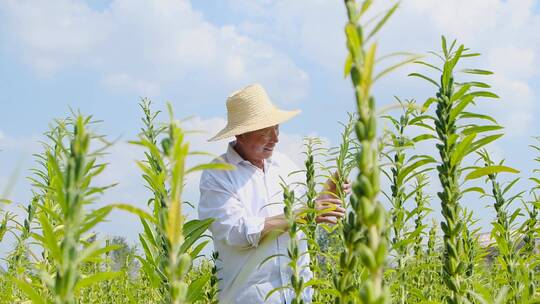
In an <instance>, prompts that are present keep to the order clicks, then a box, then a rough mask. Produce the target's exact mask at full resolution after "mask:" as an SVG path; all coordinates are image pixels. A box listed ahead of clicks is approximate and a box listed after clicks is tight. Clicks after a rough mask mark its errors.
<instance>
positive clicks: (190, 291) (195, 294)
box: [132, 99, 232, 304]
mask: <svg viewBox="0 0 540 304" xmlns="http://www.w3.org/2000/svg"><path fill="white" fill-rule="evenodd" d="M150 105H151V102H150V101H149V100H146V99H145V100H143V101H142V103H141V107H142V109H143V113H144V116H143V119H142V120H143V123H144V128H143V130H142V133H141V134H140V137H139V141H134V142H132V143H133V144H136V145H139V146H142V147H144V148H145V149H146V151H145V156H146V160H145V161H140V162H138V165H139V167H140V168H141V170H142V171H143V178H144V180H145V181H146V183H147V187H148V188H149V189H150V190H151V192H152V194H153V197H152V198H151V199H150V200H149V202H148V203H149V205H150V207H151V209H152V214H148V213H144V212H142V211H138V214H139V215H140V220H141V223H142V225H143V227H144V232H143V233H142V234H140V237H139V239H140V241H141V245H142V247H143V249H144V253H145V256H144V257H139V261H140V262H141V263H142V269H143V271H144V272H145V274H146V276H147V277H148V279H149V281H150V282H151V283H152V285H153V286H154V288H155V290H156V292H157V294H158V295H159V298H160V299H161V300H160V302H162V303H175V304H178V303H194V302H196V301H198V300H200V299H202V297H203V296H204V289H203V288H204V286H205V284H206V283H207V281H208V280H210V277H211V276H210V275H209V274H208V275H204V276H200V277H198V278H197V280H196V281H193V282H189V281H187V280H186V275H187V274H188V272H189V270H190V269H191V267H192V263H193V260H194V259H196V258H197V257H198V255H199V253H200V252H201V251H202V249H203V248H204V247H205V246H206V245H207V244H208V240H206V241H201V242H198V241H199V240H201V239H202V237H203V234H204V232H205V231H206V230H207V229H208V227H209V225H210V224H211V222H212V221H211V220H198V219H195V220H190V221H186V216H185V214H184V213H183V211H182V210H183V209H182V205H183V204H184V203H183V201H182V199H181V198H182V193H183V190H184V189H183V188H184V184H185V178H186V176H187V175H188V174H190V173H193V172H196V171H201V170H205V169H213V170H229V169H232V166H231V165H228V164H225V163H210V164H206V163H205V164H200V165H196V166H194V167H191V168H187V167H186V161H187V158H188V156H189V155H198V154H204V153H201V152H196V151H190V150H189V143H188V142H187V141H186V140H185V136H186V134H187V132H186V131H184V130H183V129H182V128H181V127H180V123H179V122H178V121H176V120H174V117H173V113H172V108H171V106H170V105H169V114H170V121H169V123H168V124H166V125H164V126H159V125H157V124H156V122H155V119H156V118H157V116H158V115H159V112H152V110H151V108H150ZM158 141H159V143H158Z"/></svg>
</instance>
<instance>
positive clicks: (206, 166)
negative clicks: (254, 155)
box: [186, 163, 236, 175]
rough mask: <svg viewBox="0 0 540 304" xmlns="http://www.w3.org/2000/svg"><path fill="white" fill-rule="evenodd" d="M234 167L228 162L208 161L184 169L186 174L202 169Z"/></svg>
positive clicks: (232, 168)
mask: <svg viewBox="0 0 540 304" xmlns="http://www.w3.org/2000/svg"><path fill="white" fill-rule="evenodd" d="M234 169H236V167H235V166H234V165H231V164H228V163H209V164H201V165H197V166H194V167H192V168H190V169H189V170H187V171H186V175H187V174H189V173H191V172H195V171H203V170H234Z"/></svg>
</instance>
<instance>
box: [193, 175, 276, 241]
mask: <svg viewBox="0 0 540 304" xmlns="http://www.w3.org/2000/svg"><path fill="white" fill-rule="evenodd" d="M200 191H201V198H200V201H199V207H198V213H199V218H200V219H207V218H213V219H214V221H213V222H212V225H211V226H210V232H212V235H213V237H214V240H219V241H224V242H225V243H226V244H227V245H229V246H236V247H244V248H250V247H257V246H258V244H259V240H260V238H261V233H262V230H263V228H264V221H265V218H264V217H258V216H248V214H247V212H246V209H245V207H244V204H243V203H242V202H241V201H240V200H239V199H238V197H237V196H236V195H235V194H234V193H232V192H231V190H228V189H226V187H225V186H224V185H223V184H221V183H219V182H217V181H216V179H215V178H214V177H212V176H210V175H207V174H203V176H202V177H201V183H200Z"/></svg>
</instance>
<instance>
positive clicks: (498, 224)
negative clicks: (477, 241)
mask: <svg viewBox="0 0 540 304" xmlns="http://www.w3.org/2000/svg"><path fill="white" fill-rule="evenodd" d="M479 155H480V157H481V158H482V160H483V161H484V166H485V167H490V166H493V165H494V163H493V161H492V160H491V157H490V156H489V153H488V152H487V151H486V150H483V151H481V152H480V153H479ZM497 177H498V174H497V173H491V174H488V181H489V183H490V184H491V196H492V198H493V208H494V209H495V212H496V213H497V217H496V221H494V222H492V225H493V231H492V235H493V238H494V239H495V243H496V244H497V250H498V253H499V257H500V258H499V263H498V264H499V267H500V268H501V270H502V273H503V274H504V278H505V281H506V282H505V284H508V285H509V286H510V299H508V301H509V302H508V303H519V298H520V297H519V294H520V292H519V291H520V289H521V287H520V285H521V282H520V279H519V277H520V276H521V275H520V273H519V272H520V258H519V255H518V254H517V251H518V248H517V245H518V244H517V243H516V242H515V239H516V238H515V237H516V236H515V235H514V233H513V232H512V227H513V226H514V225H515V219H516V218H517V215H518V214H519V213H520V210H519V209H517V210H516V211H515V212H514V213H513V214H509V213H508V208H509V207H510V205H511V204H512V202H513V201H514V200H515V199H516V198H518V197H519V196H520V195H521V194H518V195H515V196H513V197H511V198H509V199H507V198H505V197H504V195H505V194H506V193H507V192H508V191H509V190H511V188H512V186H514V185H515V184H516V182H517V181H518V180H519V178H516V179H514V180H513V181H512V182H510V184H508V186H506V187H504V188H503V187H502V186H501V184H500V182H499V181H498V180H497Z"/></svg>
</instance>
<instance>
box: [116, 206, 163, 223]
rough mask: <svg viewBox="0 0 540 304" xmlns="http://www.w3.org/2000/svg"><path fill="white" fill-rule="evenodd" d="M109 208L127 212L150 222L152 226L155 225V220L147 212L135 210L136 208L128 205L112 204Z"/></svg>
mask: <svg viewBox="0 0 540 304" xmlns="http://www.w3.org/2000/svg"><path fill="white" fill-rule="evenodd" d="M109 206H110V207H112V208H116V209H120V210H124V211H127V212H129V213H131V214H135V215H138V216H139V217H141V218H144V219H145V220H147V221H150V222H152V223H154V224H157V220H156V219H155V218H154V217H153V216H152V215H150V214H149V213H148V212H146V211H144V210H142V209H141V208H137V207H135V206H132V205H129V204H112V205H109Z"/></svg>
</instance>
